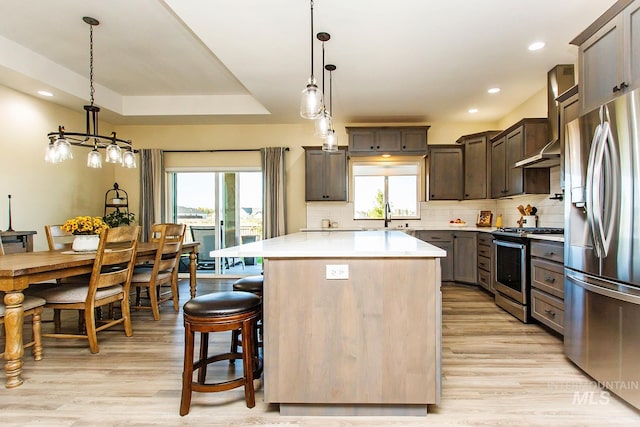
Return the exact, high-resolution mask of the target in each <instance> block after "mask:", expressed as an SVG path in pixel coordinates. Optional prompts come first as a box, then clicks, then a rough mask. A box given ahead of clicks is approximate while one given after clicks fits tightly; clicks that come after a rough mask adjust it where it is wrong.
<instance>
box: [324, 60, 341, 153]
mask: <svg viewBox="0 0 640 427" xmlns="http://www.w3.org/2000/svg"><path fill="white" fill-rule="evenodd" d="M324 68H325V69H326V70H327V71H329V113H330V114H333V72H334V71H335V70H336V68H337V67H336V66H335V65H333V64H327V65H325V67H324ZM322 150H323V151H327V152H330V153H335V152H337V151H338V135H336V131H335V129H334V128H333V121H332V122H331V128H330V129H329V132H328V133H327V136H326V137H325V138H324V142H323V144H322Z"/></svg>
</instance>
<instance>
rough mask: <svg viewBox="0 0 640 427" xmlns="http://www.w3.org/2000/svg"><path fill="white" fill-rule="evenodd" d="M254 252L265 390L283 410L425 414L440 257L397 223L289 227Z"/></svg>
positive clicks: (435, 355) (244, 249)
mask: <svg viewBox="0 0 640 427" xmlns="http://www.w3.org/2000/svg"><path fill="white" fill-rule="evenodd" d="M211 255H212V256H216V257H217V256H220V257H225V256H226V257H232V256H233V257H257V256H261V257H262V258H263V265H264V294H263V295H264V320H263V321H264V347H263V349H264V398H265V401H266V402H267V403H275V404H279V405H280V413H281V414H283V415H348V414H350V415H413V416H415V415H426V413H427V404H437V403H439V401H440V395H441V291H440V260H439V258H441V257H444V256H446V253H445V251H443V250H442V249H439V248H437V247H435V246H432V245H430V244H428V243H426V242H423V241H420V240H418V239H415V238H414V237H411V236H408V235H406V234H405V233H403V232H401V231H353V232H347V231H345V232H341V233H330V232H327V233H322V232H309V233H304V232H302V233H294V234H289V235H286V236H281V237H277V238H274V239H267V240H263V241H259V242H254V243H250V244H247V245H242V246H236V247H233V248H227V249H222V250H218V251H213V252H211Z"/></svg>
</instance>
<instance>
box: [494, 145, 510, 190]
mask: <svg viewBox="0 0 640 427" xmlns="http://www.w3.org/2000/svg"><path fill="white" fill-rule="evenodd" d="M506 140H507V138H506V136H505V137H502V138H500V139H497V140H495V141H493V143H492V145H491V198H493V199H498V198H500V197H503V196H505V195H506V193H507V191H506V181H505V179H506V170H505V155H506V151H505V149H506V144H505V143H506Z"/></svg>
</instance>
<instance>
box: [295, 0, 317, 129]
mask: <svg viewBox="0 0 640 427" xmlns="http://www.w3.org/2000/svg"><path fill="white" fill-rule="evenodd" d="M321 111H322V92H320V90H319V89H318V85H316V79H315V77H314V76H313V0H311V75H310V76H309V82H308V83H307V87H305V88H304V89H303V90H302V97H301V98H300V115H301V116H302V117H303V118H305V119H315V118H316V117H318V115H320V112H321Z"/></svg>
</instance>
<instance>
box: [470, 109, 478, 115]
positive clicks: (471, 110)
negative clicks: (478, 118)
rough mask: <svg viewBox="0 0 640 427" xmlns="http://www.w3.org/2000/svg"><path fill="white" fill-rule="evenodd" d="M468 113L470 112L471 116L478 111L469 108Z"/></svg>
mask: <svg viewBox="0 0 640 427" xmlns="http://www.w3.org/2000/svg"><path fill="white" fill-rule="evenodd" d="M469 112H470V113H471V114H475V113H477V112H478V109H477V108H469Z"/></svg>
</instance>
